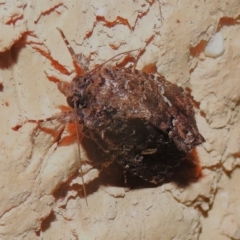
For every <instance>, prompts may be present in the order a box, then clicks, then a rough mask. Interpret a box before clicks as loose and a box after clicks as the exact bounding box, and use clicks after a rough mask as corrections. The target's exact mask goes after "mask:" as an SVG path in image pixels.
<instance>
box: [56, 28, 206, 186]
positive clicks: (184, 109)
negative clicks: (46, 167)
mask: <svg viewBox="0 0 240 240" xmlns="http://www.w3.org/2000/svg"><path fill="white" fill-rule="evenodd" d="M58 30H59V32H60V34H61V36H62V38H63V40H64V42H65V44H66V46H67V47H68V50H69V52H70V53H71V55H72V58H73V61H74V63H75V64H77V65H78V66H80V67H81V68H82V69H83V70H84V74H83V75H81V76H76V77H75V78H74V79H73V80H72V82H71V83H67V82H60V83H59V84H58V88H59V90H60V91H61V92H62V93H63V94H64V95H65V96H66V98H67V103H68V105H69V106H70V107H71V108H72V109H73V110H72V112H71V113H70V115H71V117H69V119H70V121H75V122H76V123H77V124H76V125H77V129H79V127H80V129H81V131H82V133H83V134H84V135H85V136H86V137H87V138H90V139H92V140H93V141H94V142H95V143H96V144H97V145H98V146H99V147H100V148H101V149H102V151H103V152H104V153H106V154H107V155H108V156H109V158H110V159H111V160H112V161H117V162H118V163H119V164H120V165H121V166H122V167H123V168H124V169H126V170H127V171H130V172H131V173H133V174H135V175H137V176H139V177H141V178H143V179H145V180H146V181H148V182H151V183H154V184H161V183H164V182H168V181H170V179H171V176H172V174H173V171H174V168H175V167H176V166H177V165H178V163H179V161H180V160H181V159H183V158H185V157H186V154H187V153H189V152H190V151H191V150H192V149H193V148H194V147H196V146H198V145H200V144H202V143H203V142H204V141H205V140H204V138H203V136H202V135H201V134H200V133H199V130H198V128H197V125H196V120H195V114H194V110H193V104H192V101H191V98H190V96H189V94H188V93H187V92H186V91H185V90H184V89H183V88H182V87H179V86H177V85H175V84H173V83H171V82H169V81H167V80H166V79H165V78H164V77H163V76H156V75H152V74H148V73H145V72H142V71H139V70H137V69H135V68H134V67H132V66H130V67H124V68H119V67H114V66H110V65H107V64H105V63H104V64H101V65H100V66H98V67H96V68H94V69H92V70H89V69H88V60H87V58H86V57H85V56H84V55H83V54H80V55H77V54H75V53H74V51H73V49H72V47H71V46H70V44H69V42H68V40H67V39H66V37H65V35H64V33H63V32H62V31H61V30H60V29H58ZM77 132H78V131H77ZM78 138H79V137H78Z"/></svg>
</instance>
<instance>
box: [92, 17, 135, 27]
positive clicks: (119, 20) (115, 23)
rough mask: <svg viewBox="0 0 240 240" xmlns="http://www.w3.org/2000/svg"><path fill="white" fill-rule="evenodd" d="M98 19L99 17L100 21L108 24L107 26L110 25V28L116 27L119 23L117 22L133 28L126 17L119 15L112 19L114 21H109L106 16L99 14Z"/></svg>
mask: <svg viewBox="0 0 240 240" xmlns="http://www.w3.org/2000/svg"><path fill="white" fill-rule="evenodd" d="M96 19H97V21H98V22H104V25H105V26H107V27H109V28H110V27H114V26H115V25H117V24H123V25H126V26H128V27H129V29H132V27H131V26H130V24H129V22H128V20H127V19H125V18H122V17H120V16H117V18H116V19H115V20H114V21H112V22H110V21H107V20H106V19H105V17H103V16H97V17H96Z"/></svg>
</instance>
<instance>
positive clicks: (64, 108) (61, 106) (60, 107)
mask: <svg viewBox="0 0 240 240" xmlns="http://www.w3.org/2000/svg"><path fill="white" fill-rule="evenodd" d="M58 108H59V109H60V110H61V111H62V112H69V111H72V108H70V107H69V106H64V105H59V106H58Z"/></svg>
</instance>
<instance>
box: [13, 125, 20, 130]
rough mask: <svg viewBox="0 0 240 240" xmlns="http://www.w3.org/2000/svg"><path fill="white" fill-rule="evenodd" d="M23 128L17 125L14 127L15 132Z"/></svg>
mask: <svg viewBox="0 0 240 240" xmlns="http://www.w3.org/2000/svg"><path fill="white" fill-rule="evenodd" d="M21 127H22V125H19V124H18V125H16V126H15V127H12V130H13V131H18V130H19V129H20V128H21Z"/></svg>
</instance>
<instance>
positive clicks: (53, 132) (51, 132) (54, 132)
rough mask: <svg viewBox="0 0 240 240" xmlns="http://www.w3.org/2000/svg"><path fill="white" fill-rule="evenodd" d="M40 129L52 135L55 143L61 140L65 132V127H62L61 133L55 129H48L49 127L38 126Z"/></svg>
mask: <svg viewBox="0 0 240 240" xmlns="http://www.w3.org/2000/svg"><path fill="white" fill-rule="evenodd" d="M38 127H39V129H40V130H41V131H43V132H44V133H46V134H49V135H51V136H52V137H53V139H54V142H57V141H59V138H60V137H61V134H62V132H63V130H64V127H62V128H61V130H60V131H55V130H54V129H51V128H47V127H42V126H40V125H38Z"/></svg>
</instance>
